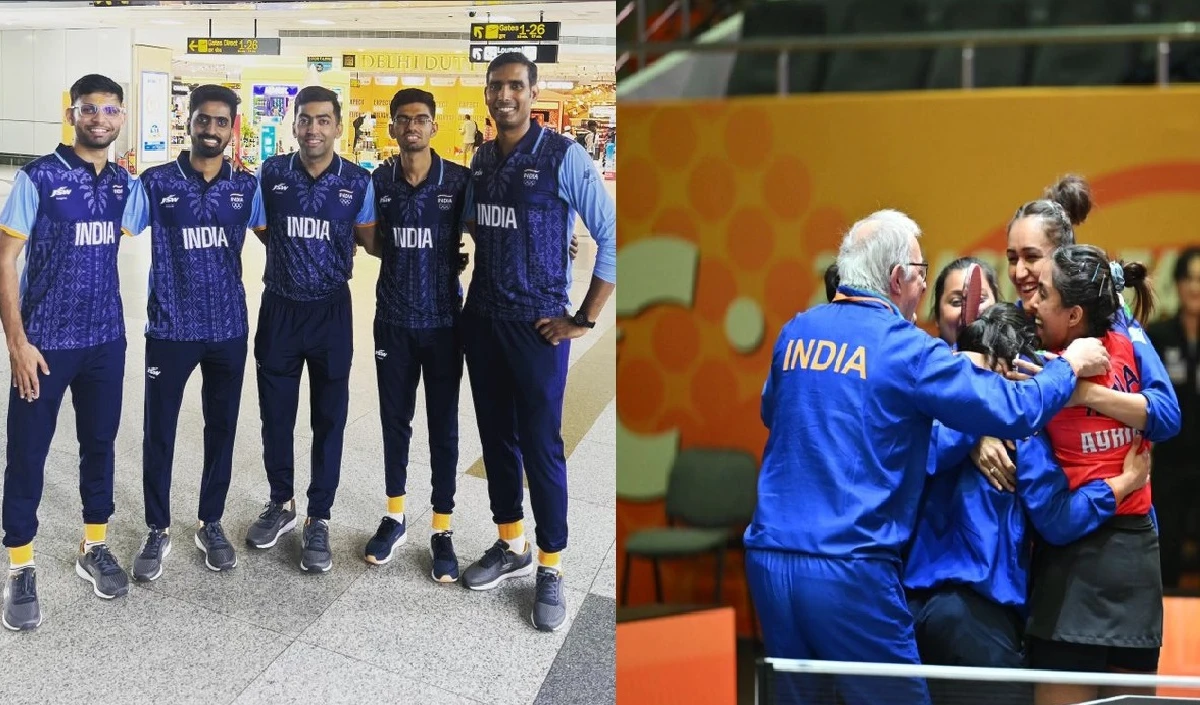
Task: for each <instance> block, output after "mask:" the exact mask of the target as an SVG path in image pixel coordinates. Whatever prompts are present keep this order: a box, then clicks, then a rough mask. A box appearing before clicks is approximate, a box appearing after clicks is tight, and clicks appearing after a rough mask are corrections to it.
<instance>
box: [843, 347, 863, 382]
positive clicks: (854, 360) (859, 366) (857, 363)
mask: <svg viewBox="0 0 1200 705" xmlns="http://www.w3.org/2000/svg"><path fill="white" fill-rule="evenodd" d="M850 370H858V376H859V378H860V379H866V378H867V351H866V350H865V349H864V348H863V346H861V345H860V346H858V347H857V348H855V349H854V354H853V355H851V356H850V360H849V361H848V362H846V366H845V367H843V368H842V374H844V375H848V374H850Z"/></svg>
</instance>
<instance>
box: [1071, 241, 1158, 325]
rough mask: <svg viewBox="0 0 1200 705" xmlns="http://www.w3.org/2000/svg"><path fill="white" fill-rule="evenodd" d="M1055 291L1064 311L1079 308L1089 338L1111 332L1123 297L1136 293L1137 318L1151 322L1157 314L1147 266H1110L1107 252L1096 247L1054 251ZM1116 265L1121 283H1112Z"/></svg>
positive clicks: (1082, 246)
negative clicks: (1128, 291) (1129, 291)
mask: <svg viewBox="0 0 1200 705" xmlns="http://www.w3.org/2000/svg"><path fill="white" fill-rule="evenodd" d="M1052 261H1053V262H1054V274H1053V277H1054V279H1053V280H1054V288H1055V289H1057V290H1058V295H1059V296H1060V297H1061V298H1062V305H1063V307H1064V308H1069V307H1071V306H1080V307H1082V308H1083V313H1084V317H1085V320H1086V322H1087V333H1086V334H1087V335H1089V336H1093V337H1097V338H1098V337H1100V336H1102V335H1104V334H1105V333H1107V332H1108V331H1109V330H1111V329H1112V324H1113V322H1114V320H1115V316H1116V313H1117V311H1118V310H1119V309H1120V308H1121V299H1120V293H1121V290H1122V289H1125V288H1127V287H1128V288H1130V289H1133V290H1134V291H1136V292H1137V303H1136V304H1135V306H1134V318H1136V319H1137V320H1139V321H1143V322H1145V321H1149V320H1150V316H1151V314H1153V313H1154V289H1153V287H1152V286H1151V284H1150V278H1149V273H1148V272H1147V271H1146V265H1144V264H1142V263H1141V262H1115V263H1110V262H1109V260H1108V255H1107V254H1106V253H1105V252H1104V250H1102V249H1100V248H1099V247H1095V246H1093V245H1068V246H1066V247H1060V248H1058V249H1057V250H1055V251H1054V257H1053V258H1052ZM1113 264H1115V265H1116V266H1117V267H1119V269H1120V275H1121V276H1120V278H1121V280H1122V281H1119V282H1118V281H1115V280H1114V279H1113V272H1112V269H1113Z"/></svg>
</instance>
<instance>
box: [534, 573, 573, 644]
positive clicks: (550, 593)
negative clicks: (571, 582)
mask: <svg viewBox="0 0 1200 705" xmlns="http://www.w3.org/2000/svg"><path fill="white" fill-rule="evenodd" d="M529 620H530V621H531V622H533V626H534V627H536V628H537V629H538V631H543V632H556V631H558V630H559V629H561V628H562V625H563V624H564V623H565V622H566V621H567V598H566V595H565V594H564V593H563V576H562V573H560V572H559V571H557V570H555V569H554V568H549V567H546V566H544V565H543V566H538V569H537V598H536V599H534V601H533V613H532V614H530V615H529Z"/></svg>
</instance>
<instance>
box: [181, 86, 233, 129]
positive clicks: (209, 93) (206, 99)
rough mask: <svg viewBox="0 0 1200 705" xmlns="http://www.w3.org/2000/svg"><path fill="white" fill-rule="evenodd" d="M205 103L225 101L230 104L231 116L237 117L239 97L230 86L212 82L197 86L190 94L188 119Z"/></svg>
mask: <svg viewBox="0 0 1200 705" xmlns="http://www.w3.org/2000/svg"><path fill="white" fill-rule="evenodd" d="M205 103H224V104H225V105H228V106H229V117H231V118H235V117H237V106H238V97H237V93H234V92H233V90H232V89H230V88H226V87H225V86H218V85H215V84H212V83H209V84H206V85H203V86H199V87H197V88H196V90H194V91H192V93H191V95H189V96H188V119H189V120H190V119H191V118H192V116H193V115H195V114H196V111H197V110H199V109H200V106H201V105H204V104H205Z"/></svg>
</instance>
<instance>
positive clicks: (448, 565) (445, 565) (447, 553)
mask: <svg viewBox="0 0 1200 705" xmlns="http://www.w3.org/2000/svg"><path fill="white" fill-rule="evenodd" d="M453 535H454V532H453V531H439V532H438V533H436V534H434V535H433V536H431V537H430V538H429V555H430V557H432V558H433V572H432V573H430V575H432V576H433V579H434V580H436V581H437V582H439V583H453V582H455V581H457V580H458V556H456V555H454V540H453V539H452V538H451V536H453Z"/></svg>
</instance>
